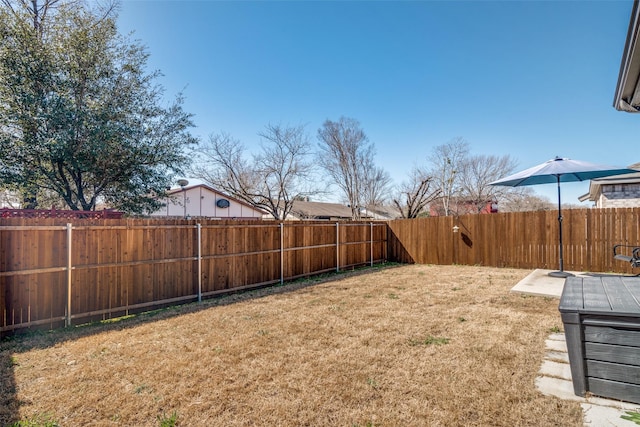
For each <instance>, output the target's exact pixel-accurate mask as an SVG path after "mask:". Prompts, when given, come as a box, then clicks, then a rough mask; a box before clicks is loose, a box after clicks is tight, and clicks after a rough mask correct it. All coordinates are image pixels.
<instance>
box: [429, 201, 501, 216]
mask: <svg viewBox="0 0 640 427" xmlns="http://www.w3.org/2000/svg"><path fill="white" fill-rule="evenodd" d="M449 210H450V211H451V212H453V213H454V215H469V214H491V213H497V212H498V202H497V201H496V200H487V201H486V202H484V203H483V204H482V207H481V208H480V211H478V204H477V203H476V202H474V201H471V200H458V199H455V198H453V199H451V201H450V202H449ZM443 215H444V207H443V206H442V201H434V202H432V203H431V204H430V205H429V216H443Z"/></svg>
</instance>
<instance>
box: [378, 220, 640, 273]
mask: <svg viewBox="0 0 640 427" xmlns="http://www.w3.org/2000/svg"><path fill="white" fill-rule="evenodd" d="M562 216H563V221H562V229H563V259H564V269H565V270H568V271H592V272H616V273H624V274H630V273H639V271H635V272H634V271H632V269H631V266H630V265H629V263H624V262H621V261H617V260H614V258H613V251H612V248H613V246H614V245H615V244H619V243H621V244H628V245H640V208H614V209H567V210H563V211H562ZM454 226H457V227H458V229H457V230H458V232H457V233H456V232H454ZM389 259H390V260H392V261H397V262H411V263H413V262H415V263H419V264H465V265H486V266H493V267H514V268H527V269H528V268H531V269H536V268H542V269H557V268H558V267H559V249H558V212H557V211H540V212H518V213H497V214H491V215H465V216H460V217H434V218H422V219H417V220H398V221H391V222H390V223H389Z"/></svg>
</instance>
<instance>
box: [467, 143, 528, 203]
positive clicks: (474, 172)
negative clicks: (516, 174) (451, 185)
mask: <svg viewBox="0 0 640 427" xmlns="http://www.w3.org/2000/svg"><path fill="white" fill-rule="evenodd" d="M516 166H517V162H516V161H515V159H513V158H511V157H510V156H509V155H505V156H494V155H490V156H487V155H476V156H468V157H467V158H465V159H464V160H463V161H462V162H461V163H460V172H459V174H458V177H459V179H460V188H461V196H462V197H463V198H464V199H465V202H471V203H473V204H475V207H476V210H477V212H480V211H481V210H482V209H483V208H484V207H485V206H486V205H487V202H492V201H494V200H497V198H498V197H500V196H502V195H503V194H506V193H508V192H509V191H510V190H511V188H510V187H496V186H491V185H489V184H490V183H491V182H493V181H496V180H498V179H500V178H502V177H505V176H507V175H509V174H511V173H512V172H513V170H514V169H515V168H516Z"/></svg>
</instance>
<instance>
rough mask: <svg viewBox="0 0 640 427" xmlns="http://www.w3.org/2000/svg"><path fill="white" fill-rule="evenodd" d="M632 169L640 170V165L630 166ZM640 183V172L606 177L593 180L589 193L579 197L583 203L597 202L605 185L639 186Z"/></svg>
mask: <svg viewBox="0 0 640 427" xmlns="http://www.w3.org/2000/svg"><path fill="white" fill-rule="evenodd" d="M629 168H630V169H640V163H635V164H633V165H631V166H629ZM639 183H640V171H639V172H634V173H626V174H623V175H612V176H605V177H603V178H596V179H592V180H591V182H590V183H589V192H588V193H586V194H583V195H582V196H580V197H578V200H580V201H581V202H586V201H587V200H590V201H592V202H593V201H595V200H596V199H597V198H598V194H600V187H601V186H603V185H614V184H639Z"/></svg>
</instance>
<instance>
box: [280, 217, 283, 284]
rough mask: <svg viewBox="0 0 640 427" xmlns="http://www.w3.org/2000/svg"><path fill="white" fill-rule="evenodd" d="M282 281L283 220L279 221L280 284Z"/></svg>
mask: <svg viewBox="0 0 640 427" xmlns="http://www.w3.org/2000/svg"><path fill="white" fill-rule="evenodd" d="M283 283H284V222H281V223H280V284H281V285H282V284H283Z"/></svg>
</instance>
